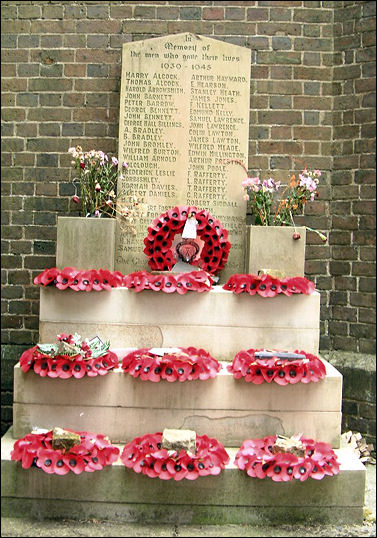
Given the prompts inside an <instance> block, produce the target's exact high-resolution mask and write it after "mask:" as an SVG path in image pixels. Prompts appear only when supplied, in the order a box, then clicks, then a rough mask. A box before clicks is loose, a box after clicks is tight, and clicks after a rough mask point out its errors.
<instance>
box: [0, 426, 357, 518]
mask: <svg viewBox="0 0 377 538" xmlns="http://www.w3.org/2000/svg"><path fill="white" fill-rule="evenodd" d="M145 433H146V432H145ZM13 443H14V439H13V438H12V433H11V431H8V432H7V433H6V435H5V436H4V437H3V438H2V447H1V473H2V481H1V495H2V501H1V508H2V516H8V517H20V516H22V517H25V516H31V517H38V518H71V519H83V518H97V519H114V518H116V519H117V520H123V521H128V522H144V523H147V522H151V523H153V522H156V523H176V524H215V523H216V524H219V523H220V524H221V523H224V524H225V523H234V524H237V523H238V524H242V523H244V524H255V525H260V524H265V523H275V524H279V523H280V524H283V523H284V524H287V523H291V522H292V523H293V522H304V523H306V524H310V523H316V524H318V523H331V524H335V523H347V524H359V523H361V522H362V520H363V506H364V494H365V479H366V469H365V467H364V465H363V464H362V463H361V462H360V460H359V459H358V458H357V457H356V456H355V454H354V453H353V452H352V450H350V449H346V448H342V449H338V450H336V451H335V452H336V453H337V455H338V458H339V461H340V464H341V465H340V472H339V474H338V475H336V476H332V477H328V476H327V477H325V478H324V479H322V480H314V479H311V478H309V479H308V480H306V481H304V482H300V481H297V480H294V481H292V482H278V483H277V482H273V481H272V480H270V479H264V480H259V479H257V478H250V477H248V476H247V474H246V473H245V472H244V471H240V470H239V469H237V468H236V467H235V466H234V465H233V461H234V457H235V454H236V451H237V449H236V448H227V451H228V453H229V455H230V463H229V464H228V465H227V467H226V468H225V470H224V471H223V472H222V473H221V474H220V475H218V476H206V477H199V478H198V479H196V480H193V481H191V480H185V479H183V480H181V481H179V482H176V481H174V480H168V481H164V480H160V479H159V478H149V477H147V476H144V475H141V474H137V473H135V472H134V471H132V470H130V469H126V468H125V467H124V466H123V465H122V463H121V462H120V460H118V462H117V463H115V464H113V465H112V466H111V467H107V468H105V469H103V470H102V471H95V472H93V473H85V472H84V473H82V474H80V475H74V474H73V473H69V474H67V475H65V476H58V475H48V474H46V473H44V472H43V471H41V470H40V469H38V468H36V467H34V468H30V469H22V467H21V463H19V462H15V461H11V459H10V452H11V450H12V448H13ZM119 448H122V446H119Z"/></svg>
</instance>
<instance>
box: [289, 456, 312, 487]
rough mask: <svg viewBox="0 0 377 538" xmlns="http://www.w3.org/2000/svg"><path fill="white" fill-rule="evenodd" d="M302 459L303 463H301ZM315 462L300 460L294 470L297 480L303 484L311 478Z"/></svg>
mask: <svg viewBox="0 0 377 538" xmlns="http://www.w3.org/2000/svg"><path fill="white" fill-rule="evenodd" d="M300 459H301V460H302V461H300ZM313 465H314V464H313V462H312V461H310V460H309V459H303V458H299V462H298V463H297V464H296V465H295V466H294V468H293V476H294V478H296V479H297V480H300V481H301V482H304V480H307V479H308V478H309V476H310V473H311V471H312V468H313Z"/></svg>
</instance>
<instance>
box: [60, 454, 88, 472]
mask: <svg viewBox="0 0 377 538" xmlns="http://www.w3.org/2000/svg"><path fill="white" fill-rule="evenodd" d="M63 461H64V464H65V465H66V466H67V467H68V469H69V470H70V471H72V472H73V473H74V474H81V473H82V472H83V471H84V470H85V462H84V458H83V457H82V456H79V455H78V454H63Z"/></svg>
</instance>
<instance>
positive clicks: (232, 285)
mask: <svg viewBox="0 0 377 538" xmlns="http://www.w3.org/2000/svg"><path fill="white" fill-rule="evenodd" d="M223 289H224V290H227V291H232V292H233V293H236V294H237V295H238V294H240V293H248V294H249V295H261V296H262V297H275V296H276V295H278V294H279V293H283V294H284V295H292V294H296V293H303V294H305V295H311V294H312V293H313V292H314V290H315V284H314V282H312V281H311V280H308V279H307V278H305V277H302V276H295V277H290V278H283V279H279V278H273V277H272V276H270V275H268V274H262V275H260V276H257V275H247V274H236V275H232V276H230V277H229V279H228V281H227V282H226V284H224V286H223Z"/></svg>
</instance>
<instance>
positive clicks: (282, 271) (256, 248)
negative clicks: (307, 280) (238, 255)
mask: <svg viewBox="0 0 377 538" xmlns="http://www.w3.org/2000/svg"><path fill="white" fill-rule="evenodd" d="M305 244H306V228H305V226H296V227H291V226H247V243H246V273H248V274H254V275H258V273H259V272H272V273H275V274H276V276H278V277H280V278H283V277H291V276H304V271H305Z"/></svg>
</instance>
